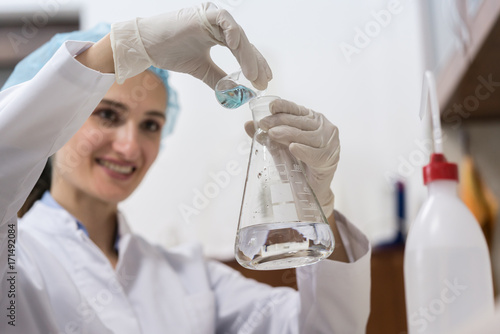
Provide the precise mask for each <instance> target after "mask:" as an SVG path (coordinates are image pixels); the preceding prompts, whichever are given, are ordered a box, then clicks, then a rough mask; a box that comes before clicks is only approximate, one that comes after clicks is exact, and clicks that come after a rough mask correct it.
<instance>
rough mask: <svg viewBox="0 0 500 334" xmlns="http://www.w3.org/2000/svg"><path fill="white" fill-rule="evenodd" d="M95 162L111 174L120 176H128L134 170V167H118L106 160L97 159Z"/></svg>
mask: <svg viewBox="0 0 500 334" xmlns="http://www.w3.org/2000/svg"><path fill="white" fill-rule="evenodd" d="M97 162H98V163H99V165H101V166H104V167H106V168H108V169H110V170H112V171H113V172H117V173H120V174H130V173H132V172H133V171H134V170H135V167H133V166H120V165H117V164H114V163H112V162H109V161H107V160H100V159H97Z"/></svg>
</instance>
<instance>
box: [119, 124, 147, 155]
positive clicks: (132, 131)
mask: <svg viewBox="0 0 500 334" xmlns="http://www.w3.org/2000/svg"><path fill="white" fill-rule="evenodd" d="M113 149H114V150H115V151H116V152H117V153H119V154H121V155H122V157H123V158H124V159H126V160H129V161H133V160H135V159H137V158H138V157H139V155H140V145H139V132H138V128H137V126H135V124H132V123H126V124H124V125H122V126H120V127H119V128H118V129H117V130H116V132H115V140H114V141H113Z"/></svg>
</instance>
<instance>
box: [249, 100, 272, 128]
mask: <svg viewBox="0 0 500 334" xmlns="http://www.w3.org/2000/svg"><path fill="white" fill-rule="evenodd" d="M278 99H279V97H278V96H271V95H268V96H258V97H256V98H254V99H252V100H251V101H250V104H249V105H250V110H251V111H252V117H253V123H254V126H255V129H256V130H258V129H259V122H260V120H261V119H263V118H264V117H267V116H270V115H271V110H270V109H269V104H270V103H271V102H272V101H274V100H278Z"/></svg>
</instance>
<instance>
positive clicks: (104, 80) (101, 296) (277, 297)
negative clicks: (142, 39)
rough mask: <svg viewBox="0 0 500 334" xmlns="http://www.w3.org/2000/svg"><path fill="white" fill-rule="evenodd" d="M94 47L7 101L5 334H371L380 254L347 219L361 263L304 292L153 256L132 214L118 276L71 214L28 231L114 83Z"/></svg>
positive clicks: (0, 101) (190, 254)
mask: <svg viewBox="0 0 500 334" xmlns="http://www.w3.org/2000/svg"><path fill="white" fill-rule="evenodd" d="M90 45H91V43H86V42H66V43H65V44H64V45H63V46H62V47H61V48H60V49H59V50H58V51H57V53H56V55H55V56H54V57H53V58H52V59H51V60H50V61H49V62H48V63H47V64H46V66H44V68H43V69H42V70H41V71H40V72H39V74H38V75H37V76H36V77H35V78H33V79H32V80H30V81H28V82H26V83H24V84H21V85H18V86H15V87H12V88H10V89H8V90H6V91H4V92H1V93H0V157H1V158H0V160H1V164H0V250H1V252H0V256H1V259H0V261H1V262H0V263H1V266H0V270H1V282H0V296H1V299H0V313H1V314H0V333H22V334H35V333H44V334H49V333H50V334H62V333H92V334H100V333H120V334H126V333H146V334H155V333H180V334H184V333H193V334H194V333H196V334H200V333H221V334H226V333H241V334H243V333H271V334H277V333H307V334H312V333H339V334H350V333H364V332H365V326H366V322H367V319H368V314H369V291H370V277H369V267H370V246H369V243H368V241H367V239H366V237H365V236H364V235H363V234H362V233H361V232H360V231H359V230H358V229H356V228H355V227H354V226H353V225H351V224H350V223H348V222H347V221H346V220H345V218H343V217H342V215H340V214H338V213H336V218H337V222H338V225H339V229H340V232H341V235H342V238H343V239H344V242H345V245H346V248H347V250H348V253H349V255H350V257H351V259H352V261H351V263H340V262H335V261H330V260H324V261H322V262H320V263H318V264H316V265H311V266H307V267H303V268H299V269H298V270H297V277H298V282H297V283H298V286H299V292H296V291H295V290H293V289H289V288H271V287H269V286H267V285H264V284H260V283H257V282H255V281H253V280H249V279H246V278H244V277H243V276H241V275H240V274H239V273H238V272H237V271H234V270H233V269H230V268H228V267H226V266H224V265H222V264H220V263H217V262H215V261H207V260H205V259H204V258H203V255H202V251H201V249H200V247H199V246H196V245H187V246H185V247H183V248H179V249H176V250H165V249H163V248H161V247H158V246H153V245H151V244H149V243H148V242H147V241H145V240H144V239H142V238H141V237H139V236H136V235H134V234H132V233H130V230H129V228H128V227H127V224H126V222H125V220H124V218H123V217H122V216H121V215H119V235H120V240H119V243H118V249H119V260H118V264H117V266H116V269H113V268H112V267H111V266H110V264H109V262H108V260H107V259H106V257H105V256H104V255H103V254H102V253H101V251H100V250H99V249H98V248H97V246H96V245H95V244H94V243H93V242H92V241H91V240H90V239H89V238H88V237H87V235H86V234H85V233H84V232H83V231H82V230H81V229H78V228H77V224H76V221H75V219H74V218H73V217H72V216H71V215H70V214H69V213H68V212H66V211H65V210H63V209H61V208H59V209H57V208H53V207H50V206H47V205H46V204H44V203H42V202H37V203H36V204H35V205H34V207H33V208H32V209H31V210H30V211H29V212H28V213H27V214H26V215H25V217H23V219H22V220H21V221H20V222H19V225H18V222H17V218H16V213H17V211H18V210H19V208H20V207H21V206H22V204H23V202H24V200H25V198H26V197H27V196H28V194H29V192H30V190H31V189H32V187H33V185H34V184H35V182H36V180H37V178H38V176H39V175H40V173H41V171H42V169H43V167H44V165H45V162H46V159H47V158H48V157H49V156H50V155H52V154H53V153H54V152H56V151H57V150H58V149H59V148H60V147H61V146H62V145H64V143H65V142H66V141H67V140H68V139H69V138H71V136H72V135H73V134H74V133H75V132H76V131H77V130H78V129H79V128H80V127H81V126H82V124H83V123H84V122H85V120H86V119H87V118H88V116H89V115H90V114H91V112H92V111H93V110H94V108H95V107H96V106H97V104H98V103H99V101H100V100H101V99H102V97H103V96H104V94H105V93H106V92H107V90H108V89H109V87H110V86H111V85H112V83H113V82H114V76H113V75H110V74H101V73H98V72H96V71H93V70H91V69H89V68H87V67H85V66H83V65H82V64H80V63H79V62H78V61H76V60H75V59H74V58H73V56H74V55H76V54H78V53H80V52H82V51H83V50H85V49H86V48H88V47H89V46H90ZM63 163H64V167H65V168H71V166H72V164H73V163H75V161H73V160H72V159H69V160H68V161H65V162H63ZM73 166H74V165H73ZM14 237H15V240H16V243H15V248H13V246H12V245H13V240H14ZM9 256H10V257H9ZM8 260H10V262H9V263H8V262H7V261H8ZM13 260H15V263H14V262H13ZM12 305H14V307H15V310H14V312H12ZM9 308H10V309H9ZM8 316H10V317H8ZM13 319H15V322H14V323H15V326H12V325H11V324H13V323H12V322H11V321H12V320H13ZM9 321H10V322H11V324H9Z"/></svg>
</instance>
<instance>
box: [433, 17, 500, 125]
mask: <svg viewBox="0 0 500 334" xmlns="http://www.w3.org/2000/svg"><path fill="white" fill-rule="evenodd" d="M499 59H500V19H499V18H498V16H497V18H496V21H495V23H494V24H493V26H492V28H491V30H490V32H489V33H488V35H487V37H486V38H485V40H484V42H483V44H482V45H481V46H480V48H479V50H478V52H477V54H476V56H475V57H474V60H473V61H472V62H471V63H470V65H469V66H468V67H467V69H466V70H465V72H464V74H463V76H462V77H461V78H460V80H459V81H458V84H457V85H456V87H455V89H453V90H452V92H451V94H450V95H449V98H448V99H447V100H446V102H445V104H444V105H443V106H444V107H443V108H441V112H442V117H443V121H444V124H443V125H445V124H447V123H449V124H451V125H453V124H461V122H463V121H478V120H487V121H489V120H500V61H499ZM485 81H486V82H488V81H493V82H494V84H496V85H497V86H494V85H493V86H489V87H485V86H486V85H485V84H484V82H485ZM481 87H482V88H481ZM460 109H461V110H462V112H457V111H458V110H460Z"/></svg>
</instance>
